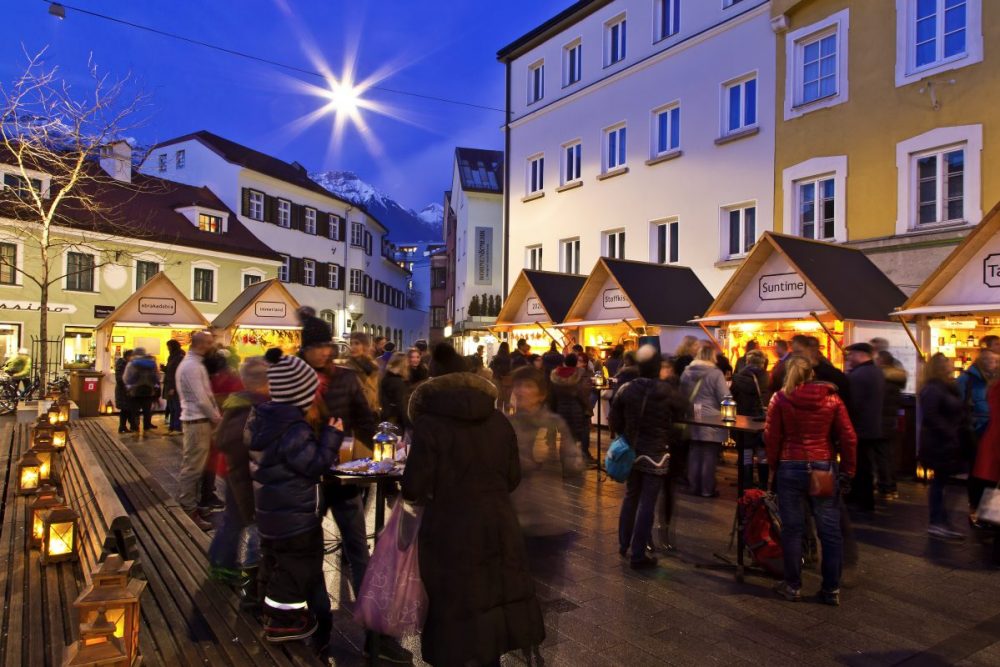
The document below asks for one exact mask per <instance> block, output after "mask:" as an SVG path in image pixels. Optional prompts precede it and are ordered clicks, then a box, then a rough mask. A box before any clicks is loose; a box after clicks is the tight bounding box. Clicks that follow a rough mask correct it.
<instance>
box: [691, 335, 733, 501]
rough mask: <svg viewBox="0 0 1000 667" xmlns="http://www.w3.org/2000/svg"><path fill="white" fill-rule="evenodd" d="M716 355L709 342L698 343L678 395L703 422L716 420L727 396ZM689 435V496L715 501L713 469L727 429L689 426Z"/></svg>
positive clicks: (724, 381) (723, 377) (713, 347)
mask: <svg viewBox="0 0 1000 667" xmlns="http://www.w3.org/2000/svg"><path fill="white" fill-rule="evenodd" d="M715 355H716V350H715V346H714V345H712V343H710V342H708V341H704V342H702V343H700V344H699V346H698V354H697V355H696V357H695V360H694V361H692V362H691V363H690V364H689V365H688V367H687V368H685V369H684V374H683V375H681V396H683V397H684V398H686V399H687V400H689V401H690V402H691V404H692V405H693V406H694V412H695V415H696V416H698V417H700V418H702V419H711V418H713V417H714V418H718V417H719V416H720V413H719V405H720V404H721V403H722V399H724V398H725V397H726V396H728V395H729V387H728V386H727V385H726V376H725V375H723V374H722V371H720V370H719V367H718V366H716V365H715ZM689 433H690V434H691V444H690V448H689V451H688V465H687V478H688V488H689V489H690V491H691V493H692V495H696V496H702V497H704V498H714V497H715V496H718V495H719V492H718V491H717V490H716V488H715V466H716V464H717V463H718V461H719V453H720V452H721V451H722V443H723V442H725V440H726V429H723V428H713V427H711V426H691V427H690V429H689Z"/></svg>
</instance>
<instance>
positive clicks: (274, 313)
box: [253, 301, 288, 317]
mask: <svg viewBox="0 0 1000 667" xmlns="http://www.w3.org/2000/svg"><path fill="white" fill-rule="evenodd" d="M287 310H288V309H287V306H286V305H285V304H283V303H281V302H280V301H258V302H257V303H255V304H254V305H253V312H254V315H256V316H257V317H284V316H285V313H286V312H287Z"/></svg>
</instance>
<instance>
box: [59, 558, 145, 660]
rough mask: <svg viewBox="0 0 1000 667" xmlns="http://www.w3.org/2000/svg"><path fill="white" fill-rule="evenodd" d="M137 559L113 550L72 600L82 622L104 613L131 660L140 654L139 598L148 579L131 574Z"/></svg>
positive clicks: (90, 620)
mask: <svg viewBox="0 0 1000 667" xmlns="http://www.w3.org/2000/svg"><path fill="white" fill-rule="evenodd" d="M133 563H134V561H130V560H129V561H126V560H124V559H123V558H122V557H121V556H119V555H118V554H111V555H109V556H108V557H107V558H106V559H104V562H103V563H101V564H100V566H99V567H98V568H97V569H96V570H94V571H93V572H92V573H91V577H90V585H89V586H88V587H87V588H86V589H84V591H83V592H82V593H80V596H79V597H78V598H77V599H76V601H75V602H74V603H73V606H74V607H76V609H77V612H78V614H79V618H80V624H81V625H87V624H90V623H93V622H94V621H96V620H97V618H98V617H99V616H100V615H101V614H102V613H103V614H104V615H105V617H106V618H107V620H108V621H109V622H110V623H111V624H112V625H113V626H114V636H115V637H116V638H117V639H120V640H121V641H122V645H123V646H124V648H125V655H126V656H127V657H128V661H129V662H128V664H132V663H133V662H134V661H135V659H136V657H137V656H138V655H139V598H140V597H142V592H143V591H144V590H145V589H146V582H145V581H141V580H139V579H132V578H130V577H129V572H130V571H131V570H132V564H133Z"/></svg>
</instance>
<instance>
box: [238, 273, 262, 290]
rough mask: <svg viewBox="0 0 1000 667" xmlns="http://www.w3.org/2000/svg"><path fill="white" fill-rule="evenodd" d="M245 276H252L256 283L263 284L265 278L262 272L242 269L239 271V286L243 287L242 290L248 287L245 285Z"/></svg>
mask: <svg viewBox="0 0 1000 667" xmlns="http://www.w3.org/2000/svg"><path fill="white" fill-rule="evenodd" d="M247 276H254V277H255V278H257V279H258V280H257V282H263V281H264V280H265V279H266V278H267V276H266V275H265V274H264V272H263V271H261V270H259V269H243V270H241V271H240V285H244V287H243V289H246V288H247V287H249V285H247V284H246V280H247Z"/></svg>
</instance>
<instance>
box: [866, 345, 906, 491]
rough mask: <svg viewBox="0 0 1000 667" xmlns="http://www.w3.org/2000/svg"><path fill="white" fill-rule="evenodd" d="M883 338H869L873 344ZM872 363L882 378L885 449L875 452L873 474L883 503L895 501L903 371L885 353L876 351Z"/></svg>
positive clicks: (904, 385)
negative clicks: (876, 454)
mask: <svg viewBox="0 0 1000 667" xmlns="http://www.w3.org/2000/svg"><path fill="white" fill-rule="evenodd" d="M882 340H883V339H879V338H873V339H872V341H873V344H874V341H882ZM875 363H876V364H877V365H878V367H879V368H880V369H881V370H882V374H883V375H884V376H885V397H884V399H883V401H882V437H883V439H884V440H885V446H884V447H883V448H882V449H881V450H879V451H878V456H877V457H876V461H875V474H876V476H877V478H878V484H877V486H878V492H879V495H880V496H882V497H883V498H885V499H887V500H895V499H896V498H899V492H898V491H897V490H896V449H897V448H898V443H899V410H900V406H901V405H902V402H903V390H904V389H906V371H905V370H903V366H902V364H900V363H899V362H898V361H896V358H895V357H893V356H892V354H891V353H890V352H889V351H888V350H880V351H879V352H878V353H877V354H876V356H875Z"/></svg>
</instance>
